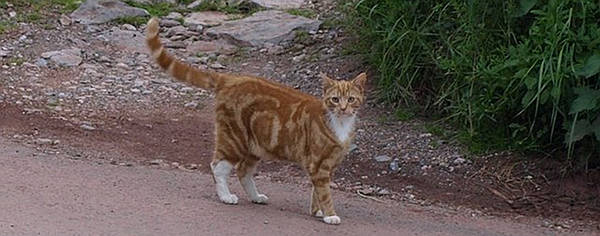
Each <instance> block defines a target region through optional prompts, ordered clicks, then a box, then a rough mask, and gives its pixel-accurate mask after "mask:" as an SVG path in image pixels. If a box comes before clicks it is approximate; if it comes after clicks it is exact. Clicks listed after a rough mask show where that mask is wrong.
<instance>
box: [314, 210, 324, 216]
mask: <svg viewBox="0 0 600 236" xmlns="http://www.w3.org/2000/svg"><path fill="white" fill-rule="evenodd" d="M315 216H316V217H323V216H325V214H323V211H321V210H318V211H317V213H315Z"/></svg>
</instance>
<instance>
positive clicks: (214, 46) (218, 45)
mask: <svg viewBox="0 0 600 236" xmlns="http://www.w3.org/2000/svg"><path fill="white" fill-rule="evenodd" d="M237 49H238V48H237V47H236V46H234V45H231V44H229V43H228V42H226V41H225V40H216V41H196V42H193V43H191V44H190V45H188V46H187V49H186V50H187V51H188V52H193V53H205V54H211V53H221V54H225V55H231V54H234V53H235V52H236V51H237Z"/></svg>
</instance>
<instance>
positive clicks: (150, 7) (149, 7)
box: [125, 0, 177, 16]
mask: <svg viewBox="0 0 600 236" xmlns="http://www.w3.org/2000/svg"><path fill="white" fill-rule="evenodd" d="M125 3H127V4H128V5H130V6H132V7H137V8H142V9H145V10H146V11H148V13H150V15H152V16H166V15H168V14H169V13H171V12H174V11H177V8H176V6H175V5H173V4H170V3H166V2H163V3H158V4H143V3H137V2H134V1H130V0H128V1H125Z"/></svg>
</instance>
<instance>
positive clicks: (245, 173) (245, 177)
mask: <svg viewBox="0 0 600 236" xmlns="http://www.w3.org/2000/svg"><path fill="white" fill-rule="evenodd" d="M256 165H257V161H255V160H249V159H246V160H243V161H241V162H240V163H239V164H238V166H237V170H236V171H237V175H238V178H239V179H240V183H241V184H242V187H243V188H244V190H245V191H246V193H247V194H248V197H250V200H251V201H252V202H254V203H257V204H266V203H267V200H269V198H268V197H267V195H264V194H260V193H259V192H258V190H257V189H256V183H254V172H255V171H256Z"/></svg>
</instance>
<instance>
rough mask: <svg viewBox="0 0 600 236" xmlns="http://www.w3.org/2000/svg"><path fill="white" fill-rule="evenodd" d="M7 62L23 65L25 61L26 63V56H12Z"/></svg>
mask: <svg viewBox="0 0 600 236" xmlns="http://www.w3.org/2000/svg"><path fill="white" fill-rule="evenodd" d="M7 63H8V64H9V65H14V66H21V65H23V63H25V58H21V57H11V58H9V59H8V60H7Z"/></svg>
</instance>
